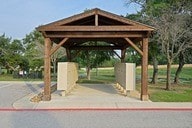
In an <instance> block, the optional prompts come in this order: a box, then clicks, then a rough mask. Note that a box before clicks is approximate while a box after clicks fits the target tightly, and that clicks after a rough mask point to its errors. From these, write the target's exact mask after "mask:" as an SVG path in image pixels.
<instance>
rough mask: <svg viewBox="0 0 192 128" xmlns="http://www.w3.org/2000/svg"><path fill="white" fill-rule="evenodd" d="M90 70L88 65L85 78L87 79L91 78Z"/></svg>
mask: <svg viewBox="0 0 192 128" xmlns="http://www.w3.org/2000/svg"><path fill="white" fill-rule="evenodd" d="M90 71H91V68H90V66H88V67H87V79H88V80H91V73H90Z"/></svg>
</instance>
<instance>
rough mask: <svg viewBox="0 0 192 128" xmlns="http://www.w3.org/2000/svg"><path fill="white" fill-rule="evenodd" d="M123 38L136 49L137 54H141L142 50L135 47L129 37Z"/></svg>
mask: <svg viewBox="0 0 192 128" xmlns="http://www.w3.org/2000/svg"><path fill="white" fill-rule="evenodd" d="M125 40H126V41H127V42H128V43H129V44H130V45H131V46H132V47H133V48H134V49H135V50H136V51H137V52H139V54H141V55H142V56H143V51H141V49H139V48H138V47H137V45H135V44H134V43H133V42H132V41H131V40H130V39H129V38H125Z"/></svg>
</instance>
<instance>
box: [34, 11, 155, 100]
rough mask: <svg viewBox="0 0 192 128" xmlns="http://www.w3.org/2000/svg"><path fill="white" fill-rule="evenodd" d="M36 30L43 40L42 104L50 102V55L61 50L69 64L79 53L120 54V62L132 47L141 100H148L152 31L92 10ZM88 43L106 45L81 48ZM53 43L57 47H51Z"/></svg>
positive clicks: (114, 16)
mask: <svg viewBox="0 0 192 128" xmlns="http://www.w3.org/2000/svg"><path fill="white" fill-rule="evenodd" d="M37 30H38V31H40V32H41V33H42V34H43V36H44V38H45V39H44V40H45V51H44V52H45V56H44V97H43V100H44V101H49V100H51V68H50V67H51V60H50V59H51V55H52V54H53V53H54V52H55V51H57V50H58V48H60V47H61V46H62V47H64V48H66V52H67V58H68V61H72V59H73V57H75V55H77V54H78V52H79V51H80V50H121V56H119V57H120V58H121V62H124V60H125V53H126V48H128V47H130V46H131V47H133V48H134V49H135V50H136V51H137V52H138V53H139V54H140V55H141V56H142V73H141V100H148V74H147V70H148V38H149V35H150V33H151V31H153V30H154V28H153V27H151V26H148V25H145V24H141V23H138V22H135V21H132V20H129V19H127V18H124V17H121V16H118V15H115V14H112V13H109V12H106V11H103V10H100V9H98V8H95V9H92V10H89V11H86V12H84V13H81V14H77V15H74V16H71V17H69V18H65V19H62V20H59V21H56V22H53V23H50V24H47V25H43V26H40V27H38V28H37ZM88 41H104V42H106V43H108V44H109V45H106V46H99V45H97V44H96V45H91V46H85V45H83V44H84V43H86V42H88ZM53 42H54V43H56V44H57V46H55V47H53V45H52V44H53ZM72 50H75V51H76V54H75V55H72V52H71V51H72ZM117 55H118V54H117Z"/></svg>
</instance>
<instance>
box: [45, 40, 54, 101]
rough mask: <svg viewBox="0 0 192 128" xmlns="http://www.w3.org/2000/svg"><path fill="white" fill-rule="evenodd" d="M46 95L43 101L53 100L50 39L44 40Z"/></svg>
mask: <svg viewBox="0 0 192 128" xmlns="http://www.w3.org/2000/svg"><path fill="white" fill-rule="evenodd" d="M44 43H45V50H44V95H43V101H50V100H51V55H50V52H51V44H52V43H51V40H50V39H49V38H45V39H44Z"/></svg>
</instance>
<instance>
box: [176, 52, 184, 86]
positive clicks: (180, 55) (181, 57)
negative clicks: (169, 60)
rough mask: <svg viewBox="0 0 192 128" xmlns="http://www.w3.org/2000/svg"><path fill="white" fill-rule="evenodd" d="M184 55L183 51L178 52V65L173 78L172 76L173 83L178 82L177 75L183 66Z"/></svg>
mask: <svg viewBox="0 0 192 128" xmlns="http://www.w3.org/2000/svg"><path fill="white" fill-rule="evenodd" d="M184 64H185V63H184V56H183V53H180V54H179V67H178V68H177V71H176V73H175V78H174V84H178V83H179V75H180V73H181V71H182V68H183V66H184Z"/></svg>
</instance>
